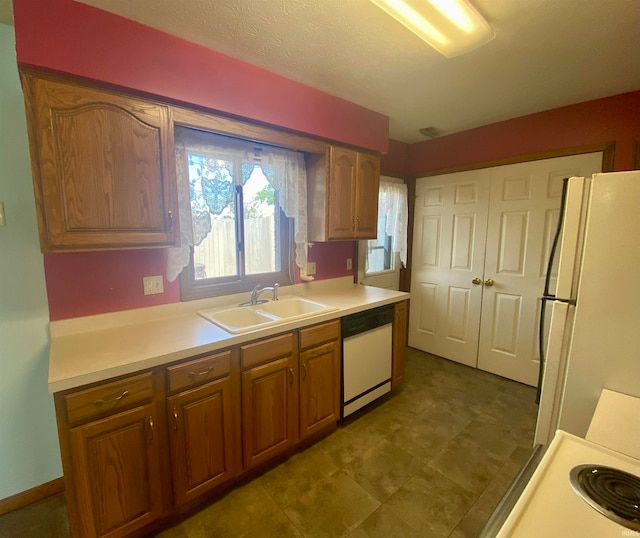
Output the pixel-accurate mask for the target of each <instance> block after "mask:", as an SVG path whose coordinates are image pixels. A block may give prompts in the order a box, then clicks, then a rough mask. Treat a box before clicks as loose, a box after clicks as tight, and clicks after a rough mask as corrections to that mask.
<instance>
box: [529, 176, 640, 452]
mask: <svg viewBox="0 0 640 538" xmlns="http://www.w3.org/2000/svg"><path fill="white" fill-rule="evenodd" d="M564 202H565V203H564V216H563V217H561V223H560V225H561V228H559V229H560V230H561V234H559V235H560V236H561V243H560V244H561V247H560V250H559V263H558V272H557V286H556V289H555V293H554V294H548V295H547V297H546V299H545V298H543V302H544V303H546V313H547V314H546V315H549V314H550V315H551V319H550V323H548V324H547V325H548V327H549V329H548V340H547V345H546V353H545V356H544V362H543V367H542V370H541V371H542V376H541V377H542V379H541V393H540V406H539V410H538V423H537V426H536V433H535V443H536V444H538V443H539V444H542V445H545V446H547V445H548V444H549V442H550V441H551V439H552V438H553V436H554V434H555V431H556V430H557V429H562V430H564V431H567V432H569V433H572V434H574V435H577V436H579V437H584V436H585V434H586V432H587V429H588V427H589V423H590V420H591V417H592V415H593V412H594V410H595V408H596V404H597V402H598V399H599V397H600V393H601V391H602V389H603V388H607V389H610V390H613V391H616V392H621V393H624V394H628V395H631V396H636V397H640V171H632V172H613V173H606V174H595V175H594V176H593V177H592V178H579V177H574V178H570V179H569V180H568V182H567V190H566V198H565V200H564ZM552 262H553V260H552ZM543 310H545V309H543ZM541 326H542V327H543V328H544V327H545V323H544V320H543V321H541ZM629 435H640V424H639V425H638V428H637V430H636V431H635V432H629Z"/></svg>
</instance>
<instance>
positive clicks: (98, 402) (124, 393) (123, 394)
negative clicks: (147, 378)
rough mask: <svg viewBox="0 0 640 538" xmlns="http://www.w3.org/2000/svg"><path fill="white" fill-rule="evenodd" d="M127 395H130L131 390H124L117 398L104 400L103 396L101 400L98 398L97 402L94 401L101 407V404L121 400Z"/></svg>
mask: <svg viewBox="0 0 640 538" xmlns="http://www.w3.org/2000/svg"><path fill="white" fill-rule="evenodd" d="M127 396H129V391H128V390H125V391H123V392H122V394H121V395H120V396H118V397H117V398H114V399H113V400H103V399H102V398H100V399H99V400H96V401H95V402H93V404H94V405H97V406H98V407H100V406H101V405H104V404H107V403H115V402H119V401H120V400H122V399H123V398H126V397H127Z"/></svg>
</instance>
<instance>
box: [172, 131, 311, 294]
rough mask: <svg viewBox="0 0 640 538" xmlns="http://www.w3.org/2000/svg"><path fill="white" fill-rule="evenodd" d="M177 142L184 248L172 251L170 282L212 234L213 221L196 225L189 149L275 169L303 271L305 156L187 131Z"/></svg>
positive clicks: (179, 134) (178, 134)
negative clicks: (192, 253) (193, 215)
mask: <svg viewBox="0 0 640 538" xmlns="http://www.w3.org/2000/svg"><path fill="white" fill-rule="evenodd" d="M175 139H176V142H175V143H176V168H177V178H178V213H179V223H180V246H179V247H175V248H170V249H169V254H168V259H167V280H169V282H172V281H174V280H175V279H176V278H177V277H178V275H179V274H180V272H181V271H182V269H183V268H184V267H186V266H187V265H188V264H189V256H190V247H192V246H195V245H198V244H200V243H201V242H202V240H203V239H204V238H205V237H206V236H207V234H208V233H209V232H210V231H211V223H210V219H209V218H207V219H195V220H196V222H195V223H194V219H193V218H192V201H191V193H190V190H189V189H190V187H189V177H188V168H187V148H189V149H190V150H192V151H194V152H197V153H201V154H204V155H207V157H210V158H213V159H221V160H229V159H233V158H238V157H239V158H241V159H242V161H243V162H248V163H253V162H256V161H259V162H260V164H261V165H262V166H264V167H268V168H271V169H272V170H273V172H274V174H273V179H272V180H271V181H270V182H271V184H272V187H273V188H274V189H275V190H277V191H278V197H277V199H278V205H279V206H280V208H281V209H282V210H283V211H284V214H285V215H286V216H287V217H289V218H293V219H294V223H295V224H294V230H295V237H294V242H295V245H296V247H295V250H296V252H295V262H296V265H297V266H298V267H300V268H302V267H305V266H306V263H307V248H308V243H307V174H306V170H305V164H304V155H303V154H302V153H299V152H296V151H290V150H286V149H281V148H275V147H271V146H266V145H263V144H256V143H251V142H248V141H244V140H238V139H234V138H230V137H226V136H220V135H214V134H211V133H202V132H199V131H194V130H191V129H186V128H177V129H176V134H175ZM194 210H195V211H198V208H195V207H194ZM207 222H208V226H207V224H206V223H207ZM198 223H199V224H198ZM203 223H204V224H203Z"/></svg>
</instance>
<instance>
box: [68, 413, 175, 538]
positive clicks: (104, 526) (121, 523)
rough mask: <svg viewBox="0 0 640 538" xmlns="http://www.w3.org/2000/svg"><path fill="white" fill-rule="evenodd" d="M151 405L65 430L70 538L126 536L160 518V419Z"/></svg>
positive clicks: (161, 505)
mask: <svg viewBox="0 0 640 538" xmlns="http://www.w3.org/2000/svg"><path fill="white" fill-rule="evenodd" d="M156 406H157V404H156V403H155V402H152V403H149V404H147V405H144V406H140V407H135V408H133V409H130V410H128V411H123V412H121V413H117V414H115V415H112V416H109V417H106V418H103V419H100V420H96V421H94V422H89V423H88V424H85V425H83V426H79V427H77V428H73V429H71V430H70V431H69V442H70V450H71V453H72V454H73V458H72V461H73V467H74V472H73V477H74V482H75V483H74V488H75V493H76V494H75V495H74V497H75V501H76V503H77V507H76V510H75V511H74V512H75V513H76V514H77V515H79V518H78V520H76V521H74V522H73V523H75V525H74V526H73V531H74V534H75V535H77V536H82V537H87V538H89V537H94V536H108V537H110V538H115V537H118V536H128V535H129V534H131V533H132V532H133V531H135V530H137V529H141V528H142V527H145V526H146V525H149V524H151V523H153V522H154V521H155V520H157V519H159V518H160V517H161V516H162V512H163V504H162V485H161V479H160V477H161V472H162V470H161V466H160V446H161V443H162V434H161V432H160V431H159V428H158V425H159V415H158V412H157V408H156Z"/></svg>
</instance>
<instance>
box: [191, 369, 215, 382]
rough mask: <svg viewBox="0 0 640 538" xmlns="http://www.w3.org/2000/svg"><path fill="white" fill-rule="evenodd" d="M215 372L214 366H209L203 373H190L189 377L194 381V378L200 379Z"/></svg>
mask: <svg viewBox="0 0 640 538" xmlns="http://www.w3.org/2000/svg"><path fill="white" fill-rule="evenodd" d="M212 370H213V366H209V368H207V369H206V370H202V372H189V377H190V378H191V379H193V378H194V377H200V376H203V375H208V374H210V373H211V371H212Z"/></svg>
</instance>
